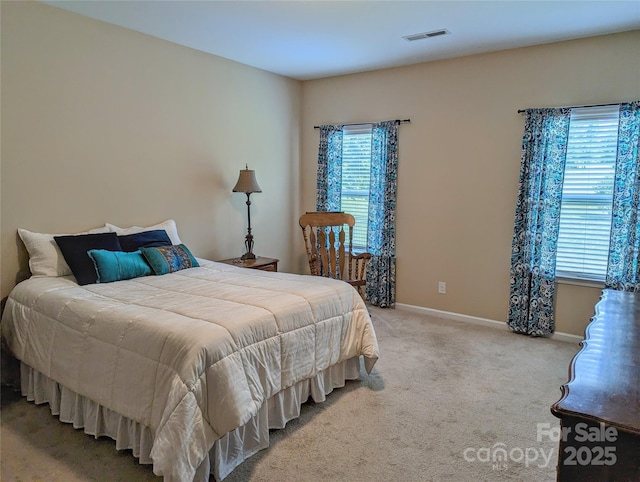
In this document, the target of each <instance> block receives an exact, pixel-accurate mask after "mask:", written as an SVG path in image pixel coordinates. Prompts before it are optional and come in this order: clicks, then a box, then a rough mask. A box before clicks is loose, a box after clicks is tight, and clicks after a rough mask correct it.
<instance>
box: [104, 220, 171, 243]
mask: <svg viewBox="0 0 640 482" xmlns="http://www.w3.org/2000/svg"><path fill="white" fill-rule="evenodd" d="M105 226H106V227H107V228H109V230H110V231H111V232H113V233H116V234H117V235H118V236H123V235H126V234H136V233H141V232H143V231H155V230H157V229H164V230H165V231H166V232H167V235H168V236H169V239H170V240H171V244H182V241H180V236H178V228H177V227H176V222H175V221H174V220H173V219H168V220H166V221H163V222H161V223H159V224H154V225H153V226H147V227H140V226H131V227H130V228H119V227H118V226H115V225H113V224H109V223H107V224H106V225H105Z"/></svg>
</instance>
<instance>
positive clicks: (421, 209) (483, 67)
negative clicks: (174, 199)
mask: <svg viewBox="0 0 640 482" xmlns="http://www.w3.org/2000/svg"><path fill="white" fill-rule="evenodd" d="M638 45H640V32H638V31H636V32H631V33H623V34H617V35H609V36H603V37H595V38H589V39H582V40H576V41H568V42H562V43H555V44H548V45H542V46H536V47H530V48H521V49H514V50H506V51H501V52H496V53H491V54H483V55H475V56H470V57H464V58H458V59H452V60H446V61H439V62H431V63H424V64H419V65H414V66H409V67H403V68H396V69H386V70H380V71H376V72H369V73H363V74H354V75H349V76H341V77H334V78H328V79H321V80H316V81H309V82H305V83H304V84H303V96H302V105H303V114H302V131H301V135H302V137H301V138H302V161H301V162H302V194H303V195H302V205H301V206H300V211H304V210H311V209H313V208H314V207H315V182H316V174H315V168H316V163H317V144H318V131H317V130H315V129H313V126H314V125H318V124H326V123H348V122H362V121H378V120H386V119H405V118H411V124H403V125H401V126H400V156H399V172H398V204H397V226H396V227H397V230H396V232H397V302H399V303H407V304H410V305H416V306H422V307H428V308H433V309H438V310H444V311H451V312H455V313H461V314H465V315H470V316H476V317H480V318H488V319H492V320H505V319H506V314H507V307H508V298H509V262H510V249H511V236H512V233H513V216H514V209H515V201H516V194H517V185H518V171H519V161H520V147H521V145H520V144H521V139H522V131H523V127H524V117H523V116H522V115H520V114H518V113H517V110H518V109H522V108H527V107H544V106H562V105H582V104H591V103H606V102H618V101H627V100H633V99H638V98H640V54H639V51H638ZM301 258H302V256H301V255H299V256H298V257H297V259H298V260H300V259H301ZM438 281H445V282H446V283H447V294H445V295H441V294H438V292H437V287H438ZM599 293H600V290H599V289H594V288H585V287H576V286H568V285H561V286H560V287H559V290H558V297H557V323H556V329H557V331H561V332H566V333H573V334H577V335H582V334H583V329H584V326H585V325H586V324H587V323H588V321H589V317H590V316H592V315H593V305H594V304H595V303H596V302H597V300H598V296H599Z"/></svg>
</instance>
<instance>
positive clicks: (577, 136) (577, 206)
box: [556, 105, 619, 281]
mask: <svg viewBox="0 0 640 482" xmlns="http://www.w3.org/2000/svg"><path fill="white" fill-rule="evenodd" d="M618 117H619V106H617V105H616V106H606V107H588V108H576V109H572V111H571V121H570V124H569V137H568V142H567V157H566V165H565V173H564V183H563V188H562V204H561V207H560V230H559V234H558V251H557V258H556V274H557V275H558V276H561V277H567V278H578V279H587V280H597V281H603V280H604V278H605V275H606V271H607V261H608V256H609V254H608V253H609V239H610V234H611V214H612V204H613V181H614V176H615V165H616V153H617V144H618Z"/></svg>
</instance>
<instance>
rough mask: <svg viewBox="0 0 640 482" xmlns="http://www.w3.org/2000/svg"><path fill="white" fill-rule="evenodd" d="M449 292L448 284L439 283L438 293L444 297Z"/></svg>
mask: <svg viewBox="0 0 640 482" xmlns="http://www.w3.org/2000/svg"><path fill="white" fill-rule="evenodd" d="M446 292H447V283H445V282H444V281H438V293H440V294H441V295H444V294H445V293H446Z"/></svg>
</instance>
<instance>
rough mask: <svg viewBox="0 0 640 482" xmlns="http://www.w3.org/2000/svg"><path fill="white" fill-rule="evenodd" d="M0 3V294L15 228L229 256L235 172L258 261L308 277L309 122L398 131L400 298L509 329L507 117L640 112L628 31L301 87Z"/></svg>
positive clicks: (581, 296) (561, 325) (582, 301)
mask: <svg viewBox="0 0 640 482" xmlns="http://www.w3.org/2000/svg"><path fill="white" fill-rule="evenodd" d="M1 6H2V9H1V14H2V19H1V20H2V25H1V27H2V31H1V35H2V38H1V40H2V45H1V48H2V51H1V55H2V58H1V60H2V77H1V82H2V84H1V87H2V93H1V102H2V118H1V122H2V124H1V125H2V145H1V159H0V161H1V162H2V164H1V167H2V169H1V181H0V182H1V184H0V188H1V192H0V196H1V209H0V215H1V218H0V224H1V238H0V241H1V243H2V246H1V255H2V256H1V259H0V262H1V273H2V277H1V281H2V286H1V292H2V296H6V294H8V292H9V290H10V288H11V287H12V286H13V284H14V283H15V281H16V279H17V278H20V277H21V276H24V273H23V272H20V267H24V266H25V263H26V258H25V253H24V249H23V248H22V246H21V244H20V243H19V242H18V240H17V236H16V229H17V228H18V227H24V228H27V229H30V230H33V231H39V232H74V231H80V230H84V229H88V228H92V227H95V226H98V225H101V224H103V223H105V222H110V223H114V224H118V225H122V226H128V225H131V224H138V225H146V224H152V223H155V222H158V221H162V220H164V219H167V218H173V219H175V220H176V221H177V223H178V228H179V231H180V234H181V236H182V238H183V240H184V241H185V243H186V244H187V245H188V246H189V247H190V248H191V249H192V250H193V251H194V253H195V254H196V255H198V256H202V257H208V258H211V259H220V258H223V257H231V256H237V255H239V254H240V253H242V250H243V240H244V234H245V230H246V206H245V204H244V201H245V198H244V195H241V194H232V193H231V188H232V187H233V185H234V183H235V181H236V179H237V176H238V170H239V169H240V168H241V167H243V165H244V163H245V162H248V163H249V166H250V167H251V168H254V169H255V170H256V173H257V176H258V180H259V182H260V184H261V186H262V188H263V193H261V194H255V195H253V196H252V200H253V204H252V227H253V229H254V234H255V237H256V247H255V251H256V252H257V253H258V254H263V255H268V256H275V257H279V258H280V259H281V260H282V264H281V266H282V269H283V270H286V271H302V272H306V269H308V268H307V267H306V266H305V264H304V253H303V248H302V242H301V240H300V239H299V236H300V233H299V230H298V229H297V227H296V220H297V217H298V215H299V213H300V212H302V211H304V210H310V209H313V208H314V204H315V202H314V198H315V168H316V156H317V140H318V131H317V130H314V129H313V126H314V125H317V124H321V123H334V122H336V123H337V122H359V121H375V120H384V119H393V118H407V117H410V118H411V119H412V123H411V124H408V125H402V126H401V128H400V141H401V147H400V168H399V195H398V220H397V251H398V285H397V288H398V290H397V301H398V302H399V303H407V304H411V305H416V306H423V307H429V308H434V309H440V310H445V311H452V312H456V313H462V314H467V315H471V316H477V317H481V318H489V319H495V320H504V319H505V316H506V311H507V301H508V286H509V284H508V283H509V279H508V272H509V251H510V245H511V234H512V223H513V210H514V205H515V199H516V189H517V179H518V168H519V156H520V140H521V136H522V128H523V117H522V116H521V115H518V114H517V113H516V110H517V109H519V108H525V107H538V106H558V105H577V104H588V103H602V102H616V101H621V100H631V99H637V98H640V78H639V76H640V58H639V54H638V52H637V45H638V44H639V43H640V32H632V33H624V34H618V35H610V36H605V37H597V38H591V39H584V40H577V41H570V42H563V43H557V44H549V45H543V46H538V47H531V48H525V49H517V50H510V51H503V52H498V53H493V54H485V55H477V56H472V57H466V58H460V59H453V60H447V61H441V62H432V63H426V64H420V65H415V66H410V67H405V68H399V69H388V70H381V71H376V72H369V73H363V74H357V75H350V76H342V77H335V78H329V79H323V80H317V81H309V82H304V83H300V82H296V81H293V80H290V79H286V78H284V77H281V76H277V75H274V74H270V73H267V72H264V71H260V70H257V69H253V68H251V67H247V66H244V65H241V64H238V63H234V62H231V61H228V60H225V59H222V58H219V57H214V56H211V55H207V54H204V53H202V52H198V51H195V50H191V49H187V48H184V47H180V46H177V45H174V44H171V43H168V42H164V41H162V40H158V39H155V38H152V37H149V36H145V35H142V34H139V33H136V32H132V31H129V30H126V29H122V28H119V27H115V26H112V25H107V24H104V23H101V22H97V21H94V20H91V19H88V18H84V17H81V16H78V15H75V14H72V13H69V12H66V11H62V10H59V9H56V8H53V7H50V6H47V5H43V4H40V3H36V2H16V3H14V2H1ZM300 126H301V129H300ZM300 142H301V145H302V159H300V158H299V157H300V156H299V153H300V146H299V144H300ZM438 281H446V282H447V294H446V295H438V294H437V282H438ZM599 292H600V291H599V290H598V289H594V288H584V287H576V286H568V285H562V286H560V289H559V294H558V301H557V303H558V306H557V313H558V320H557V329H558V330H559V331H563V332H568V333H575V334H582V330H583V327H584V325H585V324H586V323H587V321H588V318H589V317H590V316H592V314H593V304H594V303H595V302H596V301H597V298H598V295H599Z"/></svg>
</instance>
